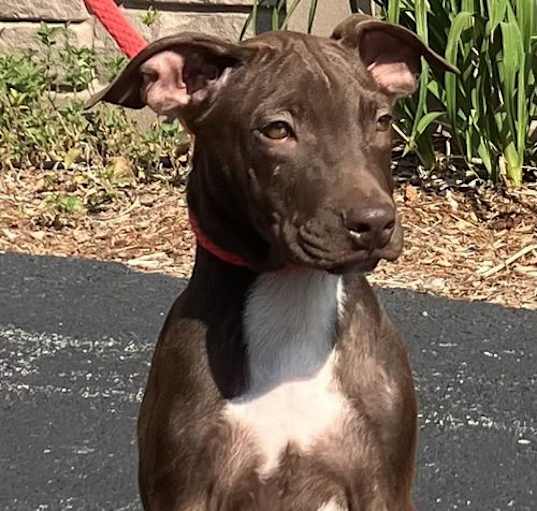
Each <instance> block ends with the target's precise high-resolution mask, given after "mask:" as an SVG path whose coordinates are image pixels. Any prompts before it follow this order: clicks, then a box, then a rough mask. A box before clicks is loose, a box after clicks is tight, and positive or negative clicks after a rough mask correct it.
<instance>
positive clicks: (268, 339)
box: [243, 269, 342, 394]
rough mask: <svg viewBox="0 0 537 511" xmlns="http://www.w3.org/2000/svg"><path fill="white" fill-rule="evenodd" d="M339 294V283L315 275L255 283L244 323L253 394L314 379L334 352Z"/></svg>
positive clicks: (275, 275) (283, 274)
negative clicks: (288, 383) (284, 384)
mask: <svg viewBox="0 0 537 511" xmlns="http://www.w3.org/2000/svg"><path fill="white" fill-rule="evenodd" d="M338 295H339V298H340V299H339V300H338ZM341 295H342V284H341V278H340V277H338V276H335V275H330V274H328V273H326V272H321V271H317V270H307V269H293V270H281V271H277V272H272V273H265V274H262V275H260V276H259V277H258V278H257V279H256V281H255V283H254V285H253V286H252V288H251V290H250V292H249V295H248V298H247V300H246V306H245V309H244V319H243V322H244V336H245V340H246V343H247V347H248V348H247V350H248V362H249V370H250V392H251V393H254V394H256V393H263V392H266V391H268V390H270V388H273V387H276V386H278V385H281V384H283V383H287V382H290V381H297V380H307V379H309V378H312V377H315V375H316V374H317V373H318V372H319V370H320V369H321V368H322V367H323V365H324V364H325V363H326V360H327V358H328V357H329V354H330V353H331V351H332V348H333V343H334V338H335V327H336V319H337V309H338V302H341Z"/></svg>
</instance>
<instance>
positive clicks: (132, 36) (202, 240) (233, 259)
mask: <svg viewBox="0 0 537 511" xmlns="http://www.w3.org/2000/svg"><path fill="white" fill-rule="evenodd" d="M85 1H86V5H87V6H88V8H89V10H90V11H91V12H92V13H93V14H94V15H95V16H96V17H97V18H98V19H99V21H100V22H101V23H102V25H103V26H104V28H106V30H107V31H108V33H109V34H110V35H111V36H112V38H113V39H114V41H116V43H117V44H118V46H119V47H120V48H121V51H122V52H123V53H125V55H127V56H128V57H129V58H132V57H134V56H135V55H137V54H138V53H139V52H140V51H142V50H143V49H144V48H145V47H146V46H147V41H146V40H145V39H144V38H143V37H142V36H141V35H140V34H138V32H137V31H136V30H135V29H134V28H133V27H132V25H131V24H130V23H129V22H128V21H127V19H126V18H125V16H124V15H123V13H122V12H121V10H120V9H119V7H118V6H117V5H116V4H115V2H114V0H85ZM188 214H189V217H190V225H191V227H192V232H193V233H194V234H195V236H196V240H197V242H198V243H199V244H200V245H201V246H202V247H203V248H204V249H205V250H207V252H209V253H211V254H213V255H214V256H215V257H218V259H221V260H222V261H224V262H226V263H229V264H232V265H234V266H246V267H248V266H250V265H249V264H248V262H247V261H246V260H245V259H243V258H242V257H241V256H239V255H237V254H234V253H232V252H228V251H227V250H224V249H223V248H220V247H218V246H217V245H215V244H214V243H213V242H212V241H211V240H210V239H209V238H207V236H205V234H204V233H203V232H202V231H201V229H200V227H199V224H198V221H197V219H196V217H195V215H194V213H193V212H192V211H190V210H189V212H188Z"/></svg>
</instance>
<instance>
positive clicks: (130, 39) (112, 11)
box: [86, 0, 147, 58]
mask: <svg viewBox="0 0 537 511" xmlns="http://www.w3.org/2000/svg"><path fill="white" fill-rule="evenodd" d="M86 5H87V7H88V8H89V10H90V11H91V12H92V13H93V14H94V15H95V16H96V17H97V18H98V19H99V21H100V22H101V23H102V24H103V26H104V28H106V30H107V31H108V33H109V34H110V35H111V36H112V38H113V39H114V41H116V43H117V44H118V46H119V47H120V48H121V51H122V52H123V53H125V55H127V57H129V58H132V57H134V56H135V55H136V54H137V53H139V52H140V51H141V50H143V49H144V48H145V47H146V46H147V41H146V40H145V39H144V38H143V37H142V36H141V35H140V34H139V33H138V32H137V31H136V30H135V29H134V28H133V27H132V25H131V24H130V23H129V22H128V21H127V19H126V18H125V16H124V15H123V13H122V12H121V10H120V9H119V7H118V6H117V5H116V4H115V2H114V0H86Z"/></svg>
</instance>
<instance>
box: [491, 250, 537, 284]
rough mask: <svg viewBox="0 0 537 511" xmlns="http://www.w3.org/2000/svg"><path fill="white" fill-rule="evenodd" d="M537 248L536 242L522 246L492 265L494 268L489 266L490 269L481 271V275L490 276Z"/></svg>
mask: <svg viewBox="0 0 537 511" xmlns="http://www.w3.org/2000/svg"><path fill="white" fill-rule="evenodd" d="M535 250H537V244H535V245H528V246H527V247H524V248H523V249H521V250H519V251H518V252H517V253H516V254H513V255H512V256H511V257H508V258H507V259H506V260H505V261H504V262H502V263H500V264H499V265H498V266H494V268H491V269H490V270H488V271H486V272H484V273H481V277H482V278H484V279H486V278H488V277H491V276H492V275H494V274H495V273H498V272H499V271H501V270H503V269H507V268H508V267H509V265H510V264H512V263H514V262H515V261H517V260H518V259H520V258H521V257H523V256H525V255H526V254H529V253H530V252H533V251H535Z"/></svg>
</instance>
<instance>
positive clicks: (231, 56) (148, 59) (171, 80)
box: [86, 32, 254, 120]
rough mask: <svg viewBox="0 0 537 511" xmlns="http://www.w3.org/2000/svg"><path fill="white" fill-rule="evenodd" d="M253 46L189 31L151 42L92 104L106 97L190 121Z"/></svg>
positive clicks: (245, 59) (244, 58)
mask: <svg viewBox="0 0 537 511" xmlns="http://www.w3.org/2000/svg"><path fill="white" fill-rule="evenodd" d="M253 51H254V50H252V49H251V48H245V47H243V46H240V45H238V44H234V43H231V42H228V41H224V40H221V39H219V38H217V37H212V36H209V35H205V34H198V33H192V32H183V33H180V34H177V35H173V36H169V37H165V38H163V39H160V40H158V41H155V42H153V43H151V44H150V45H148V46H147V47H146V48H145V49H144V50H142V51H141V52H140V53H139V54H138V55H136V56H135V57H134V58H133V59H132V60H131V61H130V62H129V63H128V64H127V66H126V67H125V69H123V71H122V72H121V73H120V74H119V76H118V77H117V78H116V79H115V80H114V81H113V82H112V83H111V84H110V85H109V86H108V87H107V88H106V89H104V90H103V91H101V92H99V93H98V94H97V95H95V96H93V97H92V98H91V99H90V100H89V101H88V103H87V104H86V107H87V108H91V107H92V106H94V105H95V104H96V103H98V102H99V101H106V102H108V103H114V104H116V105H121V106H125V107H128V108H142V107H144V106H145V105H147V106H149V107H150V108H151V109H152V110H154V111H155V112H156V113H158V114H162V115H167V116H170V117H179V118H180V119H182V120H189V119H191V118H192V117H195V116H196V115H198V114H200V113H202V112H203V110H204V109H205V108H206V106H207V105H208V104H210V100H211V99H214V98H215V97H216V96H217V95H218V94H219V93H220V92H221V91H222V90H223V89H224V86H225V85H226V83H227V81H228V78H229V76H230V74H231V72H232V70H233V69H234V68H236V67H238V66H240V65H242V64H243V63H245V62H246V61H247V60H248V59H249V57H250V56H251V55H252V52H253Z"/></svg>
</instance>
